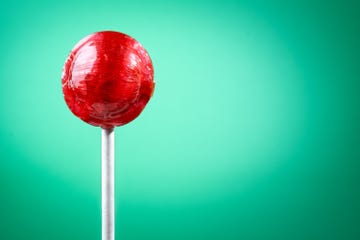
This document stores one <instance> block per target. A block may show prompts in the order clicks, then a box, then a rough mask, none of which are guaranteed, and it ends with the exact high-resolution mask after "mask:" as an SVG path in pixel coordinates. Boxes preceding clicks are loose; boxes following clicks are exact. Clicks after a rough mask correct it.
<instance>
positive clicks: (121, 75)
mask: <svg viewBox="0 0 360 240" xmlns="http://www.w3.org/2000/svg"><path fill="white" fill-rule="evenodd" d="M153 79H154V70H153V66H152V62H151V59H150V57H149V55H148V53H147V52H146V50H145V49H144V48H143V46H141V44H140V43H139V42H137V41H136V40H135V39H134V38H132V37H130V36H128V35H126V34H123V33H120V32H112V31H104V32H97V33H93V34H91V35H89V36H87V37H85V38H83V39H82V40H81V41H80V42H79V43H78V44H76V46H75V47H74V48H73V50H72V51H71V53H70V55H69V57H68V59H67V60H66V63H65V66H64V69H63V75H62V90H63V93H64V98H65V101H66V104H67V105H68V107H69V108H70V110H71V111H72V113H74V114H75V115H76V116H77V117H79V118H80V119H82V120H83V121H85V122H87V123H89V124H91V125H94V126H100V127H102V128H112V127H115V126H121V125H124V124H127V123H129V122H130V121H132V120H133V119H135V118H136V117H137V116H138V115H139V114H140V113H141V111H142V110H143V109H144V107H145V105H146V104H147V102H148V101H149V99H150V97H151V96H152V94H153V91H154V87H155V83H154V81H153Z"/></svg>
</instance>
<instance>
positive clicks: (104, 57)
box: [62, 31, 155, 240]
mask: <svg viewBox="0 0 360 240" xmlns="http://www.w3.org/2000/svg"><path fill="white" fill-rule="evenodd" d="M153 78H154V70H153V66H152V63H151V59H150V57H149V55H148V53H147V52H146V50H145V49H144V48H143V47H142V46H141V44H140V43H139V42H137V41H136V40H135V39H134V38H132V37H130V36H128V35H126V34H123V33H119V32H113V31H104V32H97V33H93V34H91V35H89V36H87V37H85V38H84V39H82V40H81V41H80V42H79V43H78V44H76V46H75V47H74V48H73V50H72V51H71V53H70V55H69V57H68V59H67V60H66V63H65V66H64V69H63V75H62V89H63V93H64V98H65V101H66V104H67V105H68V107H69V108H70V110H71V111H72V113H74V114H75V115H76V116H77V117H79V118H80V119H82V120H83V121H85V122H87V123H89V124H91V125H94V126H100V127H101V128H102V240H114V232H115V230H114V226H115V224H114V131H113V129H114V127H116V126H122V125H124V124H127V123H129V122H130V121H132V120H134V119H135V118H136V117H137V116H138V115H139V114H140V113H141V111H142V110H143V109H144V107H145V105H146V104H147V102H148V101H149V99H150V97H151V96H152V94H153V91H154V86H155V83H154V81H153Z"/></svg>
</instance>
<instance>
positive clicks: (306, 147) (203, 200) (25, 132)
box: [0, 0, 360, 240]
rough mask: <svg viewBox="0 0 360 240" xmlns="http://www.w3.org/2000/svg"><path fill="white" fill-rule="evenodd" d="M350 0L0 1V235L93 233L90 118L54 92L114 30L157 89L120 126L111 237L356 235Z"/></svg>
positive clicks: (359, 130)
mask: <svg viewBox="0 0 360 240" xmlns="http://www.w3.org/2000/svg"><path fill="white" fill-rule="evenodd" d="M359 11H360V4H359V1H356V0H354V1H343V0H342V1H340V0H338V1H325V0H324V1H314V0H312V1H250V0H249V1H225V0H223V1H98V2H93V1H89V0H87V1H48V2H46V1H10V0H8V1H4V0H3V1H1V2H0V27H1V32H0V34H1V35H0V82H1V87H0V110H1V111H0V121H1V122H0V123H1V126H0V239H1V240H20V239H36V240H60V239H61V240H65V239H74V240H75V239H86V240H99V239H100V238H101V226H100V223H101V219H100V216H101V214H100V193H101V192H100V137H101V133H100V129H99V128H95V127H92V126H89V125H87V124H85V123H83V122H82V121H80V120H79V119H77V118H75V117H74V116H73V115H72V114H71V113H70V111H69V110H68V109H67V107H66V105H65V103H64V100H63V96H62V92H61V82H60V78H61V70H62V66H63V63H64V61H65V59H66V57H67V55H68V53H69V51H70V50H71V48H72V47H73V46H74V44H75V43H76V42H77V41H78V40H80V39H81V38H82V37H84V36H86V35H88V34H90V33H92V32H95V31H100V30H109V29H110V30H117V31H122V32H125V33H127V34H129V35H131V36H133V37H135V38H136V39H137V40H139V41H140V42H141V43H142V44H143V45H144V46H145V48H146V49H147V50H148V52H149V54H150V56H151V57H152V59H153V63H154V68H155V80H156V84H157V85H156V89H155V93H154V96H153V98H152V99H151V101H150V102H149V104H148V106H147V108H146V109H145V111H144V112H143V113H142V115H141V116H140V117H139V118H138V119H136V120H135V121H134V122H132V123H130V124H128V125H126V126H124V127H121V128H117V129H116V174H117V175H116V218H117V222H116V235H117V239H118V240H149V239H151V240H152V239H154V240H180V239H181V240H186V239H191V240H192V239H194V240H195V239H196V240H202V239H204V240H235V239H239V240H260V239H261V240H267V239H271V240H272V239H274V240H275V239H286V240H297V239H304V240H305V239H306V240H319V239H326V240H332V239H338V240H350V239H352V240H357V239H360V187H359V183H360V162H359V161H360V138H359V135H360V127H359V123H360V91H359V89H360V72H359V68H360V64H359V62H360V61H359V49H360V47H359V40H360V13H359Z"/></svg>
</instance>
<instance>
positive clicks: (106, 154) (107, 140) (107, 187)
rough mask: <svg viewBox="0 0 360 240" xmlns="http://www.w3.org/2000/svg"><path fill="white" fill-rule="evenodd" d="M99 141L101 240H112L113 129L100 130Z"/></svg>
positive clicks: (113, 231) (113, 225)
mask: <svg viewBox="0 0 360 240" xmlns="http://www.w3.org/2000/svg"><path fill="white" fill-rule="evenodd" d="M101 140H102V144H101V149H102V153H101V192H102V193H101V205H102V206H101V211H102V240H114V235H115V234H114V233H115V230H114V227H115V224H114V129H113V128H111V129H102V139H101Z"/></svg>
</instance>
